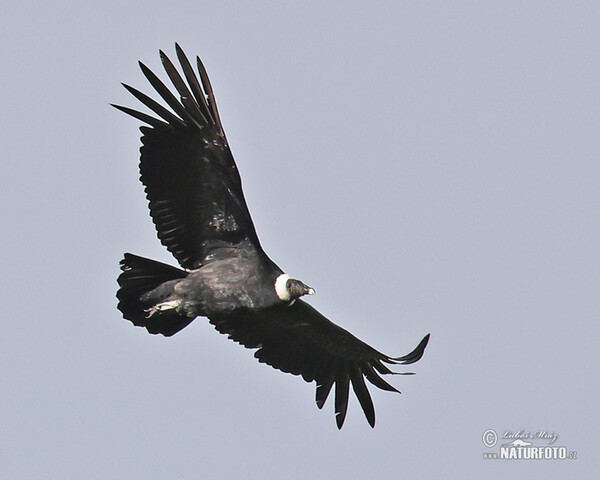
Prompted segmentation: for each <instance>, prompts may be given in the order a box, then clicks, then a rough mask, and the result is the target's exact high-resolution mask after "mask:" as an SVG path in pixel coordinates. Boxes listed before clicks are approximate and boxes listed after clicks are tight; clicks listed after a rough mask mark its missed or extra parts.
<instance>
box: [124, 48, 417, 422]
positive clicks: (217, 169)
mask: <svg viewBox="0 0 600 480" xmlns="http://www.w3.org/2000/svg"><path fill="white" fill-rule="evenodd" d="M175 48H176V53H177V58H178V60H179V64H180V65H181V72H182V73H183V76H182V75H181V74H180V73H179V71H178V70H177V69H176V68H175V66H174V65H173V63H172V62H171V61H170V60H169V58H168V57H167V56H166V55H165V54H164V53H163V52H162V51H160V58H161V60H162V64H163V66H164V69H165V71H166V73H167V76H168V77H169V79H170V81H171V83H172V84H173V87H174V88H175V91H176V94H175V93H173V92H172V91H171V90H170V89H169V88H168V87H167V86H166V85H165V84H164V83H163V82H162V81H161V80H159V78H158V77H157V76H156V75H155V74H154V73H153V72H152V71H151V70H150V69H149V68H148V67H146V66H145V65H144V64H143V63H141V62H139V65H140V68H141V70H142V72H143V74H144V75H145V77H146V78H147V79H148V81H149V82H150V84H151V85H152V87H153V88H154V89H155V90H156V92H157V93H158V94H159V95H160V97H162V99H163V101H164V102H165V103H166V105H167V106H168V107H169V108H167V107H165V106H163V105H161V104H160V103H158V102H156V101H155V100H153V99H152V98H150V97H148V96H147V95H145V94H144V93H142V92H140V91H139V90H136V89H135V88H133V87H131V86H129V85H126V84H123V86H124V87H125V88H126V89H127V90H128V91H129V92H130V93H131V94H132V95H133V96H134V97H135V98H137V99H138V100H139V101H140V102H141V103H142V104H144V105H145V106H146V107H148V108H149V109H150V110H151V111H152V112H153V113H154V115H149V114H146V113H143V112H140V111H137V110H133V109H131V108H128V107H124V106H120V105H113V106H114V107H116V108H118V109H119V110H121V111H123V112H125V113H126V114H128V115H131V116H132V117H135V118H136V119H138V120H140V121H141V122H143V123H144V124H145V125H144V126H142V127H140V130H141V132H142V137H141V141H142V147H141V149H140V153H141V160H140V180H141V182H142V183H143V185H144V187H145V192H146V197H147V199H148V202H149V207H150V215H151V217H152V220H153V222H154V225H155V226H156V230H157V233H158V238H159V239H160V241H161V243H162V244H163V245H164V246H165V247H166V248H167V249H168V250H169V251H170V252H171V253H172V254H173V256H174V257H175V258H176V260H177V261H178V263H179V265H180V266H181V268H176V267H173V266H170V265H166V264H164V263H160V262H157V261H154V260H150V259H147V258H143V257H140V256H137V255H133V254H131V253H126V254H125V255H124V258H123V259H122V260H121V262H120V267H121V270H122V273H121V274H120V276H119V278H118V283H119V287H120V288H119V290H118V292H117V298H118V300H119V303H118V308H119V310H120V311H121V312H122V313H123V317H124V318H125V319H127V320H130V321H131V322H132V323H133V324H134V325H137V326H142V327H145V328H146V329H147V330H148V332H150V333H152V334H162V335H164V336H167V337H168V336H171V335H174V334H175V333H177V332H179V331H180V330H181V329H183V328H184V327H186V326H187V325H188V324H189V323H190V322H191V321H192V320H194V318H196V317H199V316H201V317H207V318H208V319H209V321H210V323H211V324H213V325H214V326H215V328H216V329H217V330H218V331H219V332H221V333H223V334H227V335H228V337H229V338H230V339H232V340H234V341H236V342H238V343H240V344H241V345H243V346H244V347H247V348H251V349H257V350H256V352H255V354H254V356H255V357H256V358H257V359H258V361H259V362H262V363H266V364H268V365H271V366H272V367H274V368H276V369H279V370H281V371H283V372H287V373H291V374H293V375H302V377H303V378H304V380H305V381H307V382H312V381H315V382H316V403H317V406H318V407H319V408H322V407H323V405H324V404H325V401H326V400H327V397H328V396H329V393H330V391H331V390H332V387H333V386H334V385H335V398H334V407H335V416H336V417H335V418H336V423H337V426H338V428H342V425H343V424H344V419H345V417H346V410H347V407H348V398H349V391H350V385H352V389H353V390H354V393H355V394H356V397H357V398H358V401H359V403H360V405H361V407H362V410H363V411H364V414H365V416H366V419H367V421H368V422H369V424H370V425H371V427H373V426H374V425H375V409H374V407H373V401H372V399H371V396H370V394H369V391H368V389H367V386H366V384H365V378H366V379H367V380H368V381H369V382H370V383H371V384H373V385H375V386H376V387H378V388H380V389H382V390H387V391H391V392H398V390H396V388H394V387H393V386H392V385H390V384H389V383H387V382H386V381H385V380H384V379H383V378H382V377H381V375H385V374H392V373H396V372H392V371H391V370H390V368H388V366H387V365H394V364H401V365H408V364H411V363H414V362H416V361H418V360H419V359H420V358H421V357H422V355H423V352H424V350H425V347H426V345H427V342H428V341H429V335H426V336H425V338H423V340H421V342H420V343H419V345H418V346H417V347H416V348H415V349H414V350H413V351H412V352H410V353H409V354H407V355H404V356H402V357H389V356H387V355H384V354H383V353H381V352H379V351H377V350H375V349H374V348H372V347H370V346H369V345H367V344H366V343H364V342H362V341H361V340H359V339H358V338H356V337H355V336H353V335H352V334H350V333H349V332H348V331H346V330H344V329H343V328H341V327H339V326H337V325H336V324H334V323H332V322H331V321H329V320H328V319H327V318H325V317H324V316H323V315H322V314H321V313H319V312H318V311H317V310H315V309H314V308H313V307H312V306H310V305H309V304H308V303H306V302H305V301H304V300H302V299H301V297H303V296H304V295H313V294H314V293H315V291H314V289H313V288H311V287H309V286H308V285H306V284H304V283H303V282H302V281H300V280H298V279H295V278H292V277H290V276H289V275H288V274H287V273H285V272H284V271H283V270H282V269H280V268H279V267H278V266H277V265H276V264H275V263H274V262H273V261H272V260H271V259H270V258H269V257H268V256H267V254H266V253H265V252H264V251H263V249H262V247H261V245H260V242H259V239H258V235H257V234H256V231H255V228H254V224H253V223H252V218H251V217H250V212H249V211H248V207H247V205H246V201H245V199H244V195H243V192H242V182H241V179H240V174H239V172H238V169H237V166H236V164H235V162H234V159H233V156H232V154H231V151H230V149H229V144H228V142H227V137H226V136H225V132H224V130H223V126H222V125H221V119H220V118H219V113H218V111H217V104H216V102H215V97H214V94H213V90H212V87H211V84H210V81H209V79H208V75H207V73H206V70H205V68H204V66H203V64H202V62H201V61H200V59H199V58H198V57H196V64H197V69H198V74H199V77H198V76H197V75H196V73H195V72H194V70H193V68H192V65H191V63H190V61H189V60H188V58H187V57H186V55H185V54H184V52H183V51H182V49H181V48H180V47H179V45H177V44H176V45H175ZM406 374H409V373H406ZM398 393H399V392H398Z"/></svg>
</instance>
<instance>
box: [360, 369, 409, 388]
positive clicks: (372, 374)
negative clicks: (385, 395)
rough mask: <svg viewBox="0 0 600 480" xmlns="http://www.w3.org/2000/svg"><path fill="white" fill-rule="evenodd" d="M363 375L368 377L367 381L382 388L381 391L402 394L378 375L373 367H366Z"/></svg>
mask: <svg viewBox="0 0 600 480" xmlns="http://www.w3.org/2000/svg"><path fill="white" fill-rule="evenodd" d="M363 373H364V374H365V377H367V380H368V381H369V382H371V383H372V384H373V385H375V386H376V387H377V388H380V389H381V390H385V391H386V392H396V393H400V391H399V390H397V389H396V388H394V387H392V386H391V385H390V384H389V383H387V382H386V381H385V380H384V379H383V378H381V377H380V376H379V375H377V372H376V371H375V370H374V369H373V367H372V366H371V365H366V366H365V367H364V370H363Z"/></svg>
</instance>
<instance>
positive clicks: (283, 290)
mask: <svg viewBox="0 0 600 480" xmlns="http://www.w3.org/2000/svg"><path fill="white" fill-rule="evenodd" d="M275 293H277V296H278V297H279V300H281V301H282V302H290V301H291V302H293V301H294V300H296V299H297V298H300V297H301V296H302V295H314V294H315V289H314V288H311V287H309V286H308V285H305V284H304V283H302V282H301V281H300V280H296V279H295V278H290V276H289V275H288V274H287V273H284V274H281V275H279V276H278V277H277V280H275Z"/></svg>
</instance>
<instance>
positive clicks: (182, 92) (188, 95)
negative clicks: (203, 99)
mask: <svg viewBox="0 0 600 480" xmlns="http://www.w3.org/2000/svg"><path fill="white" fill-rule="evenodd" d="M158 54H159V55H160V60H161V61H162V64H163V67H164V69H165V72H167V75H168V76H169V78H170V79H171V82H173V86H174V87H175V89H176V90H177V92H178V93H179V96H180V97H181V103H182V104H183V105H184V107H186V108H187V109H188V110H190V111H192V112H194V113H195V114H196V115H197V116H198V117H199V120H201V122H202V124H199V123H197V122H196V124H197V125H198V127H201V126H202V125H205V124H207V123H209V122H208V119H207V118H206V117H205V116H204V113H202V112H201V111H200V108H198V105H197V104H196V102H195V101H194V97H193V95H192V92H190V90H189V89H188V87H187V85H186V84H185V82H184V81H183V79H182V78H181V75H179V72H178V71H177V69H176V68H175V65H173V62H171V60H170V59H169V57H167V55H166V54H165V52H163V51H162V50H159V51H158Z"/></svg>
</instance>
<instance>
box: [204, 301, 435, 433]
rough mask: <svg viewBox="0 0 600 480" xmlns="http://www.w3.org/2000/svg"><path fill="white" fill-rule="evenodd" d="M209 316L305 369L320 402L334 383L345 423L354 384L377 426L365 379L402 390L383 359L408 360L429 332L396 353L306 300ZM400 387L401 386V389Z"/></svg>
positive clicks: (276, 359)
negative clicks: (356, 333) (361, 337)
mask: <svg viewBox="0 0 600 480" xmlns="http://www.w3.org/2000/svg"><path fill="white" fill-rule="evenodd" d="M210 322H211V323H212V324H213V325H214V326H215V327H216V329H217V330H218V331H219V332H221V333H226V334H228V336H229V338H231V339H232V340H235V341H236V342H238V343H240V344H242V345H244V346H245V347H247V348H258V350H257V351H256V353H255V354H254V356H255V357H256V358H257V359H258V361H259V362H263V363H266V364H268V365H271V366H272V367H275V368H277V369H279V370H281V371H283V372H287V373H291V374H293V375H302V377H303V378H304V380H306V381H307V382H312V381H313V380H314V381H315V382H316V383H317V391H316V402H317V406H318V407H319V408H322V407H323V405H324V404H325V401H326V400H327V397H328V396H329V393H330V391H331V389H332V387H333V385H334V384H335V414H336V422H337V426H338V428H342V425H343V424H344V419H345V417H346V410H347V407H348V396H349V391H350V384H351V385H352V388H353V390H354V393H355V394H356V397H357V398H358V401H359V403H360V405H361V407H362V409H363V411H364V413H365V416H366V417H367V421H368V422H369V424H370V425H371V427H373V426H374V425H375V408H374V407H373V401H372V400H371V395H370V394H369V391H368V389H367V386H366V384H365V381H364V379H365V378H366V379H367V380H368V381H369V382H370V383H372V384H373V385H375V386H376V387H379V388H380V389H382V390H387V391H392V392H398V390H396V389H395V388H394V387H392V386H391V385H390V384H389V383H387V382H386V381H385V380H384V379H383V378H381V376H380V374H384V375H385V374H390V373H395V372H392V371H391V370H390V369H389V368H388V367H387V366H386V365H385V364H402V365H408V364H411V363H414V362H416V361H418V360H419V359H420V358H421V357H422V356H423V352H424V351H425V347H426V346H427V342H428V341H429V335H426V336H425V338H423V340H421V343H419V345H418V346H417V348H415V349H414V350H413V351H412V352H411V353H409V354H408V355H405V356H403V357H398V358H392V357H388V356H387V355H384V354H382V353H380V352H378V351H377V350H375V349H374V348H372V347H370V346H369V345H367V344H366V343H364V342H362V341H361V340H359V339H358V338H356V337H355V336H354V335H352V334H351V333H349V332H348V331H346V330H344V329H343V328H341V327H339V326H337V325H336V324H334V323H333V322H331V321H329V320H328V319H327V318H325V317H324V316H323V315H321V314H320V313H319V312H318V311H317V310H315V309H314V308H313V307H311V306H310V305H309V304H308V303H305V302H303V301H302V300H297V301H296V302H295V303H294V304H293V305H291V306H289V307H288V306H278V307H273V308H271V309H267V310H262V311H247V310H245V311H237V312H234V313H232V314H227V315H222V316H212V317H211V318H210ZM398 393H399V392H398Z"/></svg>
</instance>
